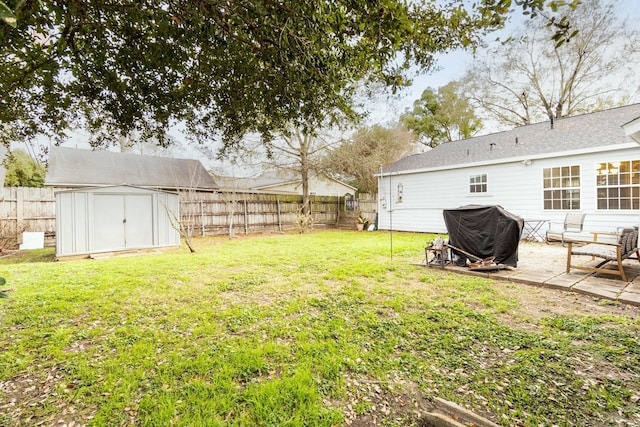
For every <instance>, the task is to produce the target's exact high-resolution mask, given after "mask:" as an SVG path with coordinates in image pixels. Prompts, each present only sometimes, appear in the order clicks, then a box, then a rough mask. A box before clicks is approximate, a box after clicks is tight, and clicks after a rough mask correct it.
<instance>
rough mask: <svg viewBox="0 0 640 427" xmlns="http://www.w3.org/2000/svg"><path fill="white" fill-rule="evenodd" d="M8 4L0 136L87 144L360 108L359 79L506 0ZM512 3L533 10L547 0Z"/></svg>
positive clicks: (402, 72) (457, 41) (467, 30)
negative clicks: (70, 137) (86, 134)
mask: <svg viewBox="0 0 640 427" xmlns="http://www.w3.org/2000/svg"><path fill="white" fill-rule="evenodd" d="M567 1H570V2H571V3H578V0H567ZM563 2H564V1H563V0H556V1H553V2H552V3H553V4H558V3H563ZM6 3H7V5H8V6H9V8H10V9H11V10H13V14H14V15H15V18H16V27H15V28H14V27H12V26H10V25H0V40H1V45H0V69H2V74H1V75H0V93H1V98H0V125H2V127H3V129H2V132H0V137H1V138H3V139H4V141H3V142H5V143H6V142H7V141H8V140H22V139H27V138H30V137H33V136H34V135H36V134H39V133H45V134H49V135H55V136H58V137H60V138H64V136H65V132H66V131H67V130H68V129H69V128H73V127H82V128H84V129H88V130H90V131H91V133H92V135H93V138H94V139H93V142H94V143H95V144H99V143H104V142H105V141H112V140H113V139H114V138H117V137H118V136H127V135H129V134H131V133H132V132H135V133H136V134H139V135H141V138H143V139H147V138H148V139H155V140H156V141H157V142H158V143H160V144H162V143H166V142H167V139H166V131H167V130H168V129H169V128H170V126H172V125H174V124H176V123H186V130H187V131H188V132H189V133H190V134H191V135H193V136H194V137H195V138H196V139H197V140H200V141H208V140H209V138H211V137H212V136H214V135H218V134H221V135H223V136H224V137H225V140H226V141H227V142H228V143H230V142H233V141H236V140H238V139H239V137H241V136H242V135H243V134H245V133H246V132H259V133H261V134H262V135H265V136H266V137H267V138H268V137H269V136H270V134H271V133H272V132H273V131H278V130H281V129H284V128H286V127H288V126H289V125H291V124H293V125H294V126H295V127H296V128H302V129H304V130H305V131H309V130H312V129H313V128H314V127H315V125H316V124H317V123H321V122H324V121H325V120H326V119H327V117H328V118H330V119H338V118H344V117H347V118H353V119H355V118H357V113H356V110H355V108H354V97H353V94H354V87H355V86H354V85H355V83H356V82H358V81H362V80H363V79H373V80H378V81H382V82H384V84H385V85H387V86H390V87H392V88H397V87H400V86H403V85H405V84H407V82H408V81H409V75H410V74H409V70H410V69H411V67H412V66H416V65H417V67H418V68H420V69H422V70H429V69H430V68H431V67H432V66H433V54H434V53H436V52H443V51H446V50H448V49H452V48H456V47H472V46H475V45H476V44H477V42H478V40H479V37H480V36H481V35H482V34H483V32H485V31H486V30H488V29H492V28H495V27H497V26H500V25H501V24H502V23H503V22H504V19H505V17H506V16H507V14H508V13H509V7H510V6H511V4H512V0H485V1H483V2H481V3H478V5H477V6H475V7H470V6H468V5H467V6H465V2H464V1H463V0H457V1H451V2H442V3H437V2H431V1H424V2H421V1H416V2H406V1H404V0H377V1H371V0H355V1H354V0H337V1H336V0H313V1H298V0H282V1H273V0H257V1H242V0H198V1H191V0H189V1H187V0H135V1H134V0H114V1H110V2H103V1H98V0H66V1H54V0H49V1H18V0H14V1H6ZM513 3H515V4H517V5H519V6H520V7H521V8H523V9H524V10H525V12H526V13H531V12H533V14H536V13H537V12H539V11H540V10H541V9H542V7H543V5H544V4H545V2H544V0H514V1H513Z"/></svg>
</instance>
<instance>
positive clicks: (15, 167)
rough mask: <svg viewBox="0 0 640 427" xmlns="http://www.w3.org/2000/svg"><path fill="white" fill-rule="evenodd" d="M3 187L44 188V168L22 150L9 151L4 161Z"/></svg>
mask: <svg viewBox="0 0 640 427" xmlns="http://www.w3.org/2000/svg"><path fill="white" fill-rule="evenodd" d="M4 166H5V169H6V170H7V175H6V176H5V179H4V185H5V187H44V178H45V173H46V170H45V167H44V165H42V164H41V163H38V162H36V161H35V160H33V159H32V158H31V156H29V154H27V153H26V152H25V151H22V150H13V151H11V152H10V153H9V154H8V155H7V157H6V159H5V160H4Z"/></svg>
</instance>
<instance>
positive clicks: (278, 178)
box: [216, 171, 356, 191]
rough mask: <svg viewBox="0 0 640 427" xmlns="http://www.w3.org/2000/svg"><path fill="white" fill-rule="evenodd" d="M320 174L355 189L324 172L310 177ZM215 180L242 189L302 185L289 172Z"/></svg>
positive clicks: (225, 185)
mask: <svg viewBox="0 0 640 427" xmlns="http://www.w3.org/2000/svg"><path fill="white" fill-rule="evenodd" d="M318 175H321V176H322V178H324V179H327V180H331V181H334V182H337V183H339V184H341V185H344V186H345V187H348V188H350V189H352V190H353V191H355V190H356V188H355V187H353V186H351V185H349V184H346V183H344V182H342V181H339V180H337V179H335V178H332V177H330V176H329V175H327V174H326V173H324V172H320V173H313V172H312V174H311V178H313V177H316V176H318ZM216 179H217V181H218V182H219V183H220V185H221V187H226V188H237V189H244V190H267V189H269V188H272V187H278V186H282V185H288V184H299V185H302V179H301V178H300V177H299V176H297V175H296V174H294V173H289V172H284V171H283V172H265V173H262V174H260V175H258V176H256V177H252V178H235V177H217V178H216Z"/></svg>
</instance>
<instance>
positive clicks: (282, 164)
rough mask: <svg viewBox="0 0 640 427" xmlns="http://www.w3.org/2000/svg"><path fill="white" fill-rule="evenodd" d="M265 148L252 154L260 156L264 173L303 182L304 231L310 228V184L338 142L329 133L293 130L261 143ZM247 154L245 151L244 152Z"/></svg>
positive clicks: (302, 214) (291, 128) (256, 149)
mask: <svg viewBox="0 0 640 427" xmlns="http://www.w3.org/2000/svg"><path fill="white" fill-rule="evenodd" d="M260 142H261V143H262V144H263V145H264V147H263V149H264V150H266V151H263V149H261V147H260V146H257V147H256V146H254V147H253V149H252V150H251V149H250V150H251V152H250V154H251V155H252V156H254V157H255V156H256V155H258V156H261V158H262V159H263V169H268V170H276V171H280V172H283V173H284V174H286V175H296V176H298V177H300V180H301V181H302V207H301V212H300V216H301V221H302V222H301V230H302V231H304V230H305V229H306V228H307V227H306V226H305V224H310V222H309V220H310V215H311V212H310V206H311V203H310V200H311V199H310V193H309V181H310V178H311V177H312V176H313V174H316V173H320V172H322V158H323V155H324V154H326V152H327V150H329V149H330V148H331V147H332V146H334V145H336V144H337V143H338V138H337V137H334V136H331V132H329V131H318V132H313V133H311V132H307V131H305V130H304V129H300V128H295V127H293V126H292V127H290V128H289V129H288V130H287V131H283V132H281V133H280V134H279V135H277V137H275V138H272V139H269V140H264V139H261V141H260ZM245 151H246V150H245Z"/></svg>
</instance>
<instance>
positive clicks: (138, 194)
mask: <svg viewBox="0 0 640 427" xmlns="http://www.w3.org/2000/svg"><path fill="white" fill-rule="evenodd" d="M179 209H180V204H179V200H178V194H177V193H171V192H166V191H157V190H152V189H147V188H141V187H133V186H127V185H120V186H111V187H92V188H78V189H72V190H65V191H59V192H57V193H56V255H57V256H58V257H65V256H72V255H84V254H87V255H89V254H94V253H100V252H113V251H124V250H132V249H145V248H154V247H170V246H179V245H180V235H179V233H178V231H177V230H176V229H175V228H174V227H173V226H172V225H171V216H174V217H175V218H180V211H179Z"/></svg>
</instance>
